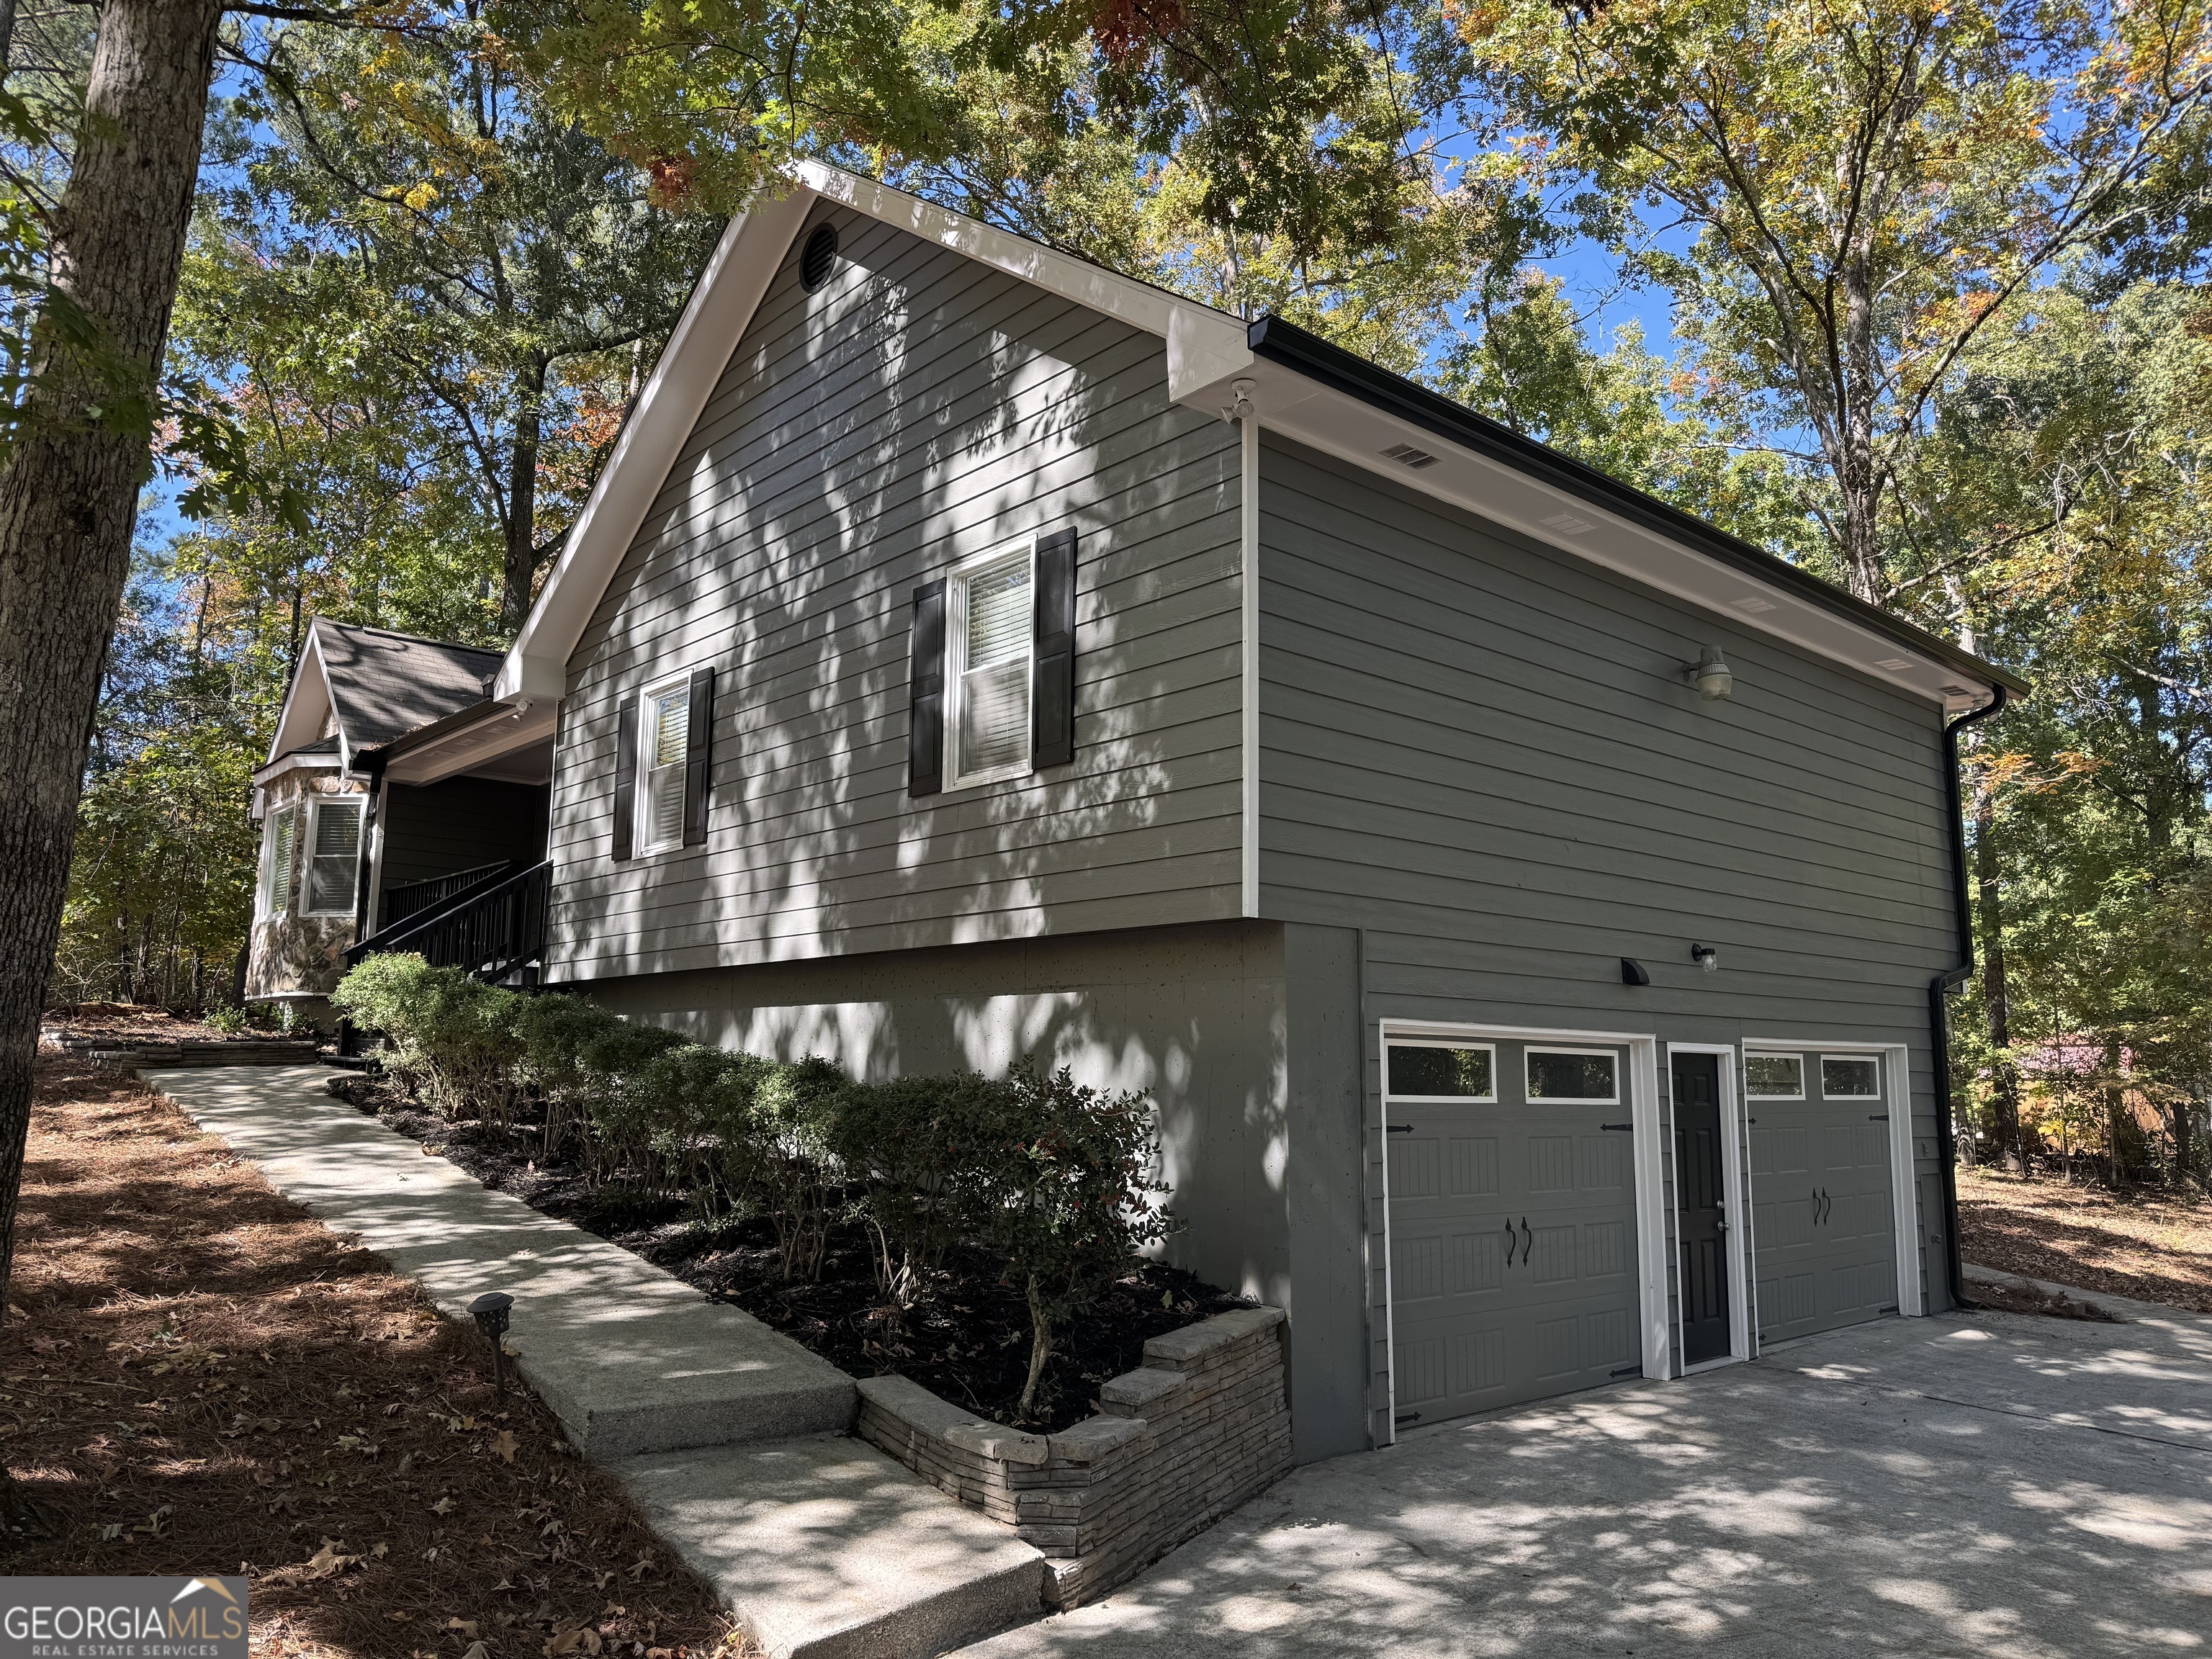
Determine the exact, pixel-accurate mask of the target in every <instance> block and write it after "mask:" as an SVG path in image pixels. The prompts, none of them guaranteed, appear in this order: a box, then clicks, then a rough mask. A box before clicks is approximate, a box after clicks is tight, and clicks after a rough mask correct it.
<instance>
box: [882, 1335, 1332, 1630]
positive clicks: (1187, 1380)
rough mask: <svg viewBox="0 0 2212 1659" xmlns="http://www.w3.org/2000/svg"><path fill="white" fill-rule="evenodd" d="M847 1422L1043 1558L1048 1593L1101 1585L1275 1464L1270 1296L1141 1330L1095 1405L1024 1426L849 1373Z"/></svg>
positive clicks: (1064, 1596)
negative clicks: (1265, 1301) (854, 1382)
mask: <svg viewBox="0 0 2212 1659" xmlns="http://www.w3.org/2000/svg"><path fill="white" fill-rule="evenodd" d="M1098 1403H1099V1405H1100V1407H1102V1410H1101V1412H1100V1413H1099V1414H1098V1415H1097V1416H1096V1417H1092V1418H1091V1419H1087V1420H1085V1421H1084V1422H1082V1423H1079V1424H1077V1425H1075V1426H1074V1427H1073V1428H1072V1429H1069V1430H1067V1431H1065V1432H1063V1433H1060V1434H1054V1435H1049V1436H1048V1435H1041V1434H1024V1433H1022V1432H1020V1431H1017V1430H1013V1429H1008V1428H1003V1427H1001V1426H1000V1425H998V1424H996V1423H987V1422H981V1421H978V1420H977V1419H976V1418H975V1416H974V1415H973V1414H972V1413H968V1412H964V1411H962V1410H961V1409H959V1407H956V1406H951V1405H948V1404H946V1403H945V1401H942V1400H939V1398H938V1397H937V1396H936V1395H933V1394H932V1393H930V1391H929V1390H928V1389H925V1388H923V1387H922V1386H921V1384H920V1383H914V1382H910V1381H908V1379H907V1378H905V1377H903V1376H874V1377H868V1378H866V1379H864V1380H863V1381H862V1382H861V1383H860V1423H859V1425H858V1432H859V1433H860V1436H861V1437H863V1438H865V1439H866V1440H868V1441H870V1442H872V1443H873V1444H875V1445H878V1446H880V1447H882V1448H883V1449H884V1450H885V1451H887V1452H889V1453H890V1455H892V1456H893V1457H896V1458H897V1459H898V1460H899V1462H902V1463H903V1464H905V1465H906V1466H907V1467H908V1468H910V1469H912V1470H913V1471H914V1472H915V1474H919V1475H921V1476H922V1477H923V1478H924V1479H925V1480H929V1481H931V1482H933V1483H934V1484H935V1485H936V1486H938V1487H939V1488H940V1489H941V1490H943V1491H945V1492H950V1493H951V1495H952V1496H953V1497H955V1498H958V1499H959V1500H960V1501H961V1502H962V1503H963V1504H967V1505H968V1506H969V1508H970V1509H975V1510H981V1511H982V1512H983V1513H984V1514H986V1515H987V1516H992V1517H993V1518H994V1519H995V1520H1000V1521H1004V1522H1006V1523H1008V1524H1009V1525H1010V1526H1012V1527H1013V1528H1015V1530H1016V1531H1017V1532H1018V1533H1019V1534H1021V1536H1022V1537H1023V1538H1024V1539H1026V1540H1027V1541H1029V1542H1030V1543H1032V1544H1034V1545H1036V1547H1037V1548H1038V1549H1040V1550H1042V1552H1043V1553H1044V1554H1045V1555H1046V1556H1047V1557H1048V1558H1049V1559H1050V1560H1051V1563H1052V1567H1053V1583H1052V1587H1051V1589H1050V1590H1049V1592H1048V1594H1049V1596H1050V1599H1051V1600H1052V1601H1053V1602H1054V1605H1055V1606H1058V1607H1076V1606H1079V1605H1080V1604H1081V1603H1083V1602H1085V1601H1089V1600H1091V1598H1093V1597H1095V1596H1097V1595H1100V1594H1102V1593H1103V1592H1104V1591H1106V1590H1109V1589H1112V1588H1113V1587H1114V1586H1115V1585H1116V1584H1118V1583H1121V1581H1122V1580H1123V1579H1125V1578H1127V1577H1129V1576H1130V1575H1131V1574H1133V1573H1134V1572H1135V1571H1137V1570H1138V1569H1139V1568H1140V1567H1142V1566H1144V1565H1146V1563H1148V1562H1150V1561H1152V1560H1153V1559H1156V1558H1158V1556H1159V1555H1160V1554H1162V1553H1164V1552H1165V1551H1166V1550H1168V1549H1170V1548H1172V1547H1174V1546H1175V1545H1176V1544H1178V1543H1181V1542H1182V1541H1183V1540H1184V1539H1186V1538H1188V1537H1189V1536H1190V1535H1191V1534H1193V1533H1194V1532H1196V1531H1197V1530H1198V1529H1199V1528H1201V1527H1204V1526H1206V1524H1208V1523H1209V1522H1212V1521H1213V1520H1215V1519H1217V1518H1218V1516H1222V1515H1224V1514H1225V1513H1226V1512H1227V1511H1228V1510H1231V1509H1233V1508H1234V1507H1236V1505H1237V1504H1241V1503H1243V1501H1244V1500H1245V1499H1246V1498H1249V1497H1251V1496H1252V1495H1253V1494H1254V1493H1255V1492H1258V1491H1260V1490H1261V1488H1262V1487H1264V1486H1267V1485H1268V1484H1269V1483H1270V1482H1271V1481H1273V1480H1275V1478H1276V1477H1277V1476H1279V1475H1280V1474H1283V1473H1284V1472H1285V1470H1286V1469H1288V1468H1290V1466H1291V1410H1290V1401H1289V1398H1288V1396H1287V1395H1286V1393H1285V1386H1284V1365H1283V1310H1281V1309H1280V1308H1251V1309H1242V1310H1237V1312H1234V1313H1226V1314H1221V1315H1218V1316H1215V1317H1214V1318H1212V1319H1208V1320H1204V1321H1201V1322H1200V1323H1198V1324H1195V1325H1190V1326H1186V1327H1185V1328H1183V1329H1182V1330H1179V1331H1170V1332H1169V1333H1168V1334H1166V1335H1165V1336H1156V1337H1154V1338H1153V1339H1152V1340H1151V1341H1149V1342H1147V1343H1146V1344H1145V1364H1144V1367H1143V1369H1142V1370H1133V1371H1125V1372H1124V1373H1122V1375H1121V1376H1117V1377H1115V1379H1114V1380H1113V1381H1112V1382H1110V1383H1107V1384H1106V1385H1105V1386H1104V1387H1103V1388H1102V1389H1099V1390H1098Z"/></svg>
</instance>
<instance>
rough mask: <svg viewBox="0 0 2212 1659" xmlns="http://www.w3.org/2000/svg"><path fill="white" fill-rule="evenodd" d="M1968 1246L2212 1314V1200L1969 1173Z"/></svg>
mask: <svg viewBox="0 0 2212 1659" xmlns="http://www.w3.org/2000/svg"><path fill="white" fill-rule="evenodd" d="M1959 1248H1960V1254H1961V1255H1964V1256H1965V1257H1966V1260H1967V1261H1973V1262H1978V1263H1979V1264H1980V1265H1981V1266H1983V1267H1996V1268H1998V1269H2000V1270H2002V1271H2003V1272H2006V1273H2023V1274H2026V1275H2027V1277H2028V1278H2030V1279H2049V1280H2051V1282H2053V1283H2054V1284H2059V1285H2075V1286H2077V1287H2078V1288H2080V1289H2082V1290H2085V1291H2104V1292H2106V1294H2107V1295H2110V1296H2127V1297H2136V1299H2137V1300H2139V1301H2143V1302H2161V1303H2164V1304H2166V1306H2168V1307H2172V1308H2187V1309H2191V1310H2194V1311H2195V1312H2197V1313H2212V1204H2207V1203H2204V1202H2202V1201H2199V1202H2197V1203H2188V1202H2185V1201H2182V1200H2179V1199H2177V1198H2173V1197H2171V1196H2166V1195H2163V1194H2152V1193H2145V1194H2137V1195H2134V1196H2127V1197H2123V1196H2122V1195H2120V1194H2116V1193H2113V1192H2110V1191H2108V1190H2106V1188H2101V1187H2087V1186H2080V1187H2073V1186H2068V1185H2067V1184H2066V1183H2065V1182H2059V1181H2041V1180H2023V1179H2022V1178H2021V1177H2020V1176H2012V1175H2003V1174H2000V1173H1997V1172H1996V1171H1994V1170H1960V1171H1959ZM1972 1294H1973V1295H1975V1296H1977V1297H1979V1296H1980V1294H1981V1292H1980V1291H1973V1292H1972Z"/></svg>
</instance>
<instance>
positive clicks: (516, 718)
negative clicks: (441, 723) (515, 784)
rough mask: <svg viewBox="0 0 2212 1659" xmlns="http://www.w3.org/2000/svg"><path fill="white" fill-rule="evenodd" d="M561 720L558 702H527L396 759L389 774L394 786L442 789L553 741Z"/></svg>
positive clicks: (554, 699)
mask: <svg viewBox="0 0 2212 1659" xmlns="http://www.w3.org/2000/svg"><path fill="white" fill-rule="evenodd" d="M560 714H561V702H560V699H559V698H557V697H533V698H526V699H523V700H521V701H520V702H516V703H515V704H514V705H513V706H512V707H509V708H501V709H500V710H499V711H498V712H497V713H491V712H489V711H487V712H486V714H484V716H483V719H481V720H475V721H472V722H471V723H470V724H469V725H467V726H462V727H460V728H459V729H458V730H456V731H453V732H447V733H446V734H445V735H444V736H443V737H441V738H434V739H433V740H432V741H430V742H428V743H426V744H422V746H421V747H419V748H416V749H410V750H407V751H406V752H405V753H404V754H401V755H396V756H394V757H392V759H391V760H390V761H389V762H388V763H386V766H385V769H384V775H385V777H386V779H387V780H389V781H391V782H393V783H410V784H426V783H437V782H441V781H443V780H445V779H447V778H450V777H456V776H458V775H460V774H461V773H463V772H472V771H474V770H476V769H477V768H478V767H481V766H485V765H488V764H489V763H491V762H493V761H495V760H498V759H500V758H501V757H503V756H507V755H511V754H513V752H514V751H515V750H518V749H528V748H532V747H533V746H535V745H536V744H541V743H544V742H545V741H546V740H547V739H548V738H550V737H552V735H553V730H554V726H555V725H556V722H557V721H558V720H559V719H560Z"/></svg>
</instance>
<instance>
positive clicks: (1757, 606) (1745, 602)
mask: <svg viewBox="0 0 2212 1659" xmlns="http://www.w3.org/2000/svg"><path fill="white" fill-rule="evenodd" d="M1729 608H1730V609H1732V610H1735V611H1742V612H1743V614H1744V615H1745V616H1747V617H1756V616H1757V615H1759V612H1760V611H1771V610H1773V609H1774V602H1773V601H1772V600H1771V599H1758V598H1753V597H1747V598H1744V599H1730V600H1729Z"/></svg>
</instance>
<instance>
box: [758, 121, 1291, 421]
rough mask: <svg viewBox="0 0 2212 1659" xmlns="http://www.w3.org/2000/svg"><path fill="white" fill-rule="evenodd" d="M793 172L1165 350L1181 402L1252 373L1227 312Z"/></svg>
mask: <svg viewBox="0 0 2212 1659" xmlns="http://www.w3.org/2000/svg"><path fill="white" fill-rule="evenodd" d="M796 171H797V173H798V176H799V179H800V180H801V182H803V183H804V184H805V185H806V186H807V187H808V188H809V189H810V190H811V191H814V192H815V193H816V194H817V195H818V196H822V197H827V198H828V199H829V200H830V201H833V202H837V203H841V204H843V205H844V206H846V207H848V208H851V209H852V210H854V212H855V213H865V214H866V215H867V216H869V217H870V218H872V219H876V220H880V221H881V222H883V223H884V224H887V225H896V227H898V228H900V229H901V230H903V231H907V232H909V233H911V234H914V235H915V236H918V237H920V238H921V240H923V241H925V242H930V243H933V244H935V245H936V246H939V247H942V248H949V249H951V251H952V252H955V253H958V254H962V255H964V256H965V257H967V258H970V259H973V260H975V261H976V262H977V263H978V264H986V265H989V266H991V267H992V268H993V269H994V270H1003V271H1005V272H1006V274H1007V275H1008V276H1016V277H1019V278H1020V279H1021V280H1022V281H1023V282H1025V283H1030V284H1031V285H1032V286H1034V287H1036V288H1041V289H1044V290H1045V292H1047V293H1048V294H1056V295H1060V298H1062V299H1064V300H1071V301H1074V302H1075V303H1076V304H1077V305H1079V306H1087V307H1090V309H1091V310H1093V311H1096V312H1099V313H1103V314H1104V315H1106V316H1109V317H1114V318H1118V319H1120V320H1121V321H1122V322H1125V323H1127V324H1128V325H1130V326H1132V327H1133V328H1140V329H1143V330H1144V331H1146V333H1148V334H1157V335H1158V336H1159V337H1161V338H1162V339H1164V340H1165V341H1166V342H1167V343H1168V387H1169V395H1170V396H1171V397H1174V398H1183V397H1185V396H1186V395H1187V394H1188V393H1190V392H1195V391H1196V390H1197V389H1198V388H1199V387H1200V386H1209V385H1212V383H1213V382H1215V381H1217V380H1222V379H1224V378H1225V377H1229V376H1233V375H1236V374H1242V373H1243V371H1244V370H1246V369H1248V368H1250V367H1251V364H1252V351H1251V348H1250V347H1249V345H1248V344H1247V343H1245V342H1246V334H1245V327H1244V324H1243V322H1242V321H1241V320H1240V319H1237V318H1235V317H1231V315H1230V314H1229V313H1227V312H1225V311H1216V310H1214V309H1213V307H1211V306H1205V305H1200V303H1199V302H1198V301H1195V300H1186V299H1185V298H1183V297H1182V295H1179V294H1170V292H1169V291H1168V290H1167V289H1164V288H1154V287H1153V286H1152V284H1151V283H1140V282H1139V281H1137V280H1136V279H1135V278H1134V277H1133V276H1122V275H1121V273H1120V272H1118V271H1112V270H1107V269H1106V268H1105V267H1104V266H1103V265H1094V264H1091V263H1090V261H1088V260H1086V259H1079V258H1076V257H1075V256H1074V255H1073V254H1069V253H1062V252H1060V250H1059V249H1057V248H1051V247H1047V246H1044V244H1043V243H1042V242H1032V241H1030V240H1028V239H1027V238H1026V237H1022V236H1017V235H1015V234H1013V233H1012V232H1011V231H1005V230H1000V229H999V228H997V227H995V226H993V225H987V224H985V223H983V222H982V221H981V220H980V219H970V218H969V217H968V216H966V215H964V214H959V213H954V212H951V211H950V210H947V209H945V208H941V207H939V206H937V205H936V204H933V203H930V202H925V201H923V200H922V199H921V197H919V196H909V195H908V194H907V193H906V192H905V191H902V190H894V189H892V188H891V187H890V185H883V184H878V183H877V182H876V181H875V180H874V179H862V178H860V177H859V176H858V175H856V174H854V173H847V172H845V171H843V170H842V168H838V167H828V166H825V165H824V164H823V163H822V162H819V161H802V162H800V163H799V166H798V167H797V169H796Z"/></svg>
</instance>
